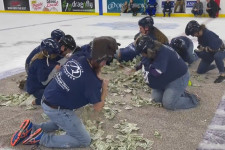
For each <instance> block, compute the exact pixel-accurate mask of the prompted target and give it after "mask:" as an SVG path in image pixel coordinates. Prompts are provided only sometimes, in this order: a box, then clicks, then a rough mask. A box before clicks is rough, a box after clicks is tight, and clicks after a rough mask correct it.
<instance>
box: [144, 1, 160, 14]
mask: <svg viewBox="0 0 225 150" xmlns="http://www.w3.org/2000/svg"><path fill="white" fill-rule="evenodd" d="M157 5H158V3H157V2H156V0H149V2H148V3H147V9H146V13H147V14H148V15H149V16H154V17H155V13H156V7H157Z"/></svg>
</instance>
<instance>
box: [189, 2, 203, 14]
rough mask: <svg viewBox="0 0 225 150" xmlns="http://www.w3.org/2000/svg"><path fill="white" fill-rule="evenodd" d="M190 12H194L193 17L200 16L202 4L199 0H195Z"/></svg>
mask: <svg viewBox="0 0 225 150" xmlns="http://www.w3.org/2000/svg"><path fill="white" fill-rule="evenodd" d="M191 12H192V13H193V14H194V16H195V17H197V16H201V15H202V13H203V4H202V2H201V1H200V0H197V1H196V3H195V4H194V6H193V8H192V10H191Z"/></svg>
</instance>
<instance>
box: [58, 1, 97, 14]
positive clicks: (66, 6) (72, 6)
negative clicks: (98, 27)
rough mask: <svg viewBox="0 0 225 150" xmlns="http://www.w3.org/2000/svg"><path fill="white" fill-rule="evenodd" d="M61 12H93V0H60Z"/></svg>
mask: <svg viewBox="0 0 225 150" xmlns="http://www.w3.org/2000/svg"><path fill="white" fill-rule="evenodd" d="M62 11H63V12H95V0H62Z"/></svg>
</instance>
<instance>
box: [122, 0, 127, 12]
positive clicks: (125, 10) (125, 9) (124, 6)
mask: <svg viewBox="0 0 225 150" xmlns="http://www.w3.org/2000/svg"><path fill="white" fill-rule="evenodd" d="M127 10H128V3H127V1H125V2H124V4H123V5H122V7H121V13H127Z"/></svg>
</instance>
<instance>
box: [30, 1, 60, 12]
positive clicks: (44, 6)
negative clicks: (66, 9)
mask: <svg viewBox="0 0 225 150" xmlns="http://www.w3.org/2000/svg"><path fill="white" fill-rule="evenodd" d="M30 10H31V11H54V12H57V11H61V1H60V0H31V1H30Z"/></svg>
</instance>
